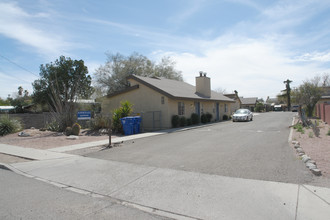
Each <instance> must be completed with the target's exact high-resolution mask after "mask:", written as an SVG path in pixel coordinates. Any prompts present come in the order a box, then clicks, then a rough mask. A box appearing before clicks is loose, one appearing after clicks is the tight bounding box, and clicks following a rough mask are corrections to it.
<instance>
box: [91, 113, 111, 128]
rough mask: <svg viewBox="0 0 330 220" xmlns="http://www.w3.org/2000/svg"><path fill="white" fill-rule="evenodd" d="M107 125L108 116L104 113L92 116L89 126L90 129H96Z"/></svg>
mask: <svg viewBox="0 0 330 220" xmlns="http://www.w3.org/2000/svg"><path fill="white" fill-rule="evenodd" d="M108 127H109V118H108V117H106V116H105V115H101V114H100V115H96V116H95V118H93V119H92V120H91V121H90V128H91V129H92V130H98V129H101V128H108Z"/></svg>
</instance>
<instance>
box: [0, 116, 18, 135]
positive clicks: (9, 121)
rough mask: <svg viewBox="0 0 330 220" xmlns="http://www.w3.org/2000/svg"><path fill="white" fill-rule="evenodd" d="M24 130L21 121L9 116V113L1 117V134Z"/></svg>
mask: <svg viewBox="0 0 330 220" xmlns="http://www.w3.org/2000/svg"><path fill="white" fill-rule="evenodd" d="M20 130H22V125H21V122H20V121H19V120H17V119H15V118H9V116H8V115H3V116H1V117H0V135H1V136H4V135H7V134H11V133H15V132H18V131H20Z"/></svg>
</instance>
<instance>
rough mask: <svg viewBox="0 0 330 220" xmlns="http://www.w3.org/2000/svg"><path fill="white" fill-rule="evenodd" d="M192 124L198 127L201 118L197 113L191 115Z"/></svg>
mask: <svg viewBox="0 0 330 220" xmlns="http://www.w3.org/2000/svg"><path fill="white" fill-rule="evenodd" d="M191 123H192V124H193V125H196V124H198V123H199V116H198V114H196V113H192V114H191Z"/></svg>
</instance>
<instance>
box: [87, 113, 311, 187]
mask: <svg viewBox="0 0 330 220" xmlns="http://www.w3.org/2000/svg"><path fill="white" fill-rule="evenodd" d="M294 114H295V113H291V112H272V113H263V114H257V115H255V116H254V120H253V121H252V122H235V123H234V122H231V121H227V122H221V123H215V124H212V125H210V126H206V127H202V128H197V129H192V130H188V131H184V132H173V133H169V134H165V135H159V136H155V137H150V138H142V139H138V140H134V141H128V142H124V143H123V144H121V145H120V146H119V147H114V148H111V149H107V150H103V151H100V152H94V153H90V154H87V155H85V156H88V157H94V158H99V159H106V160H113V161H119V162H128V163H133V164H139V165H148V166H154V167H159V168H170V169H177V170H184V171H192V172H199V173H205V174H216V175H221V176H230V177H239V178H245V179H257V180H267V181H277V182H285V183H296V184H306V183H310V182H312V181H313V178H315V177H313V175H312V174H311V172H310V171H309V170H308V169H307V168H306V167H305V166H304V164H303V163H302V162H301V160H299V158H298V157H297V156H296V154H295V152H294V151H293V149H292V147H291V146H290V144H289V142H288V138H289V133H290V128H289V126H290V125H291V123H292V118H293V116H294Z"/></svg>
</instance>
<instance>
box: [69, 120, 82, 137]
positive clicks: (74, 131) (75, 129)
mask: <svg viewBox="0 0 330 220" xmlns="http://www.w3.org/2000/svg"><path fill="white" fill-rule="evenodd" d="M80 129H81V127H80V125H79V124H78V123H74V124H73V125H72V132H71V134H73V135H76V136H78V135H79V133H80Z"/></svg>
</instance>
